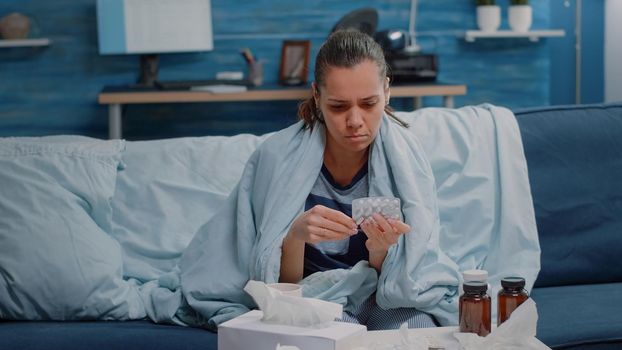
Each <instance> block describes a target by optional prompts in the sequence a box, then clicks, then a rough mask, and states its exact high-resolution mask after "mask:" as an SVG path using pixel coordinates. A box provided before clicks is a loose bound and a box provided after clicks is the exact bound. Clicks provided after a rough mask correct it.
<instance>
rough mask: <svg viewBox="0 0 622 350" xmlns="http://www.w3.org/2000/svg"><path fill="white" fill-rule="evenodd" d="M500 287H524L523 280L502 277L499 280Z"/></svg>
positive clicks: (520, 278)
mask: <svg viewBox="0 0 622 350" xmlns="http://www.w3.org/2000/svg"><path fill="white" fill-rule="evenodd" d="M501 287H503V288H508V289H517V288H524V287H525V279H524V278H522V277H504V278H502V279H501Z"/></svg>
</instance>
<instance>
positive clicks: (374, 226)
mask: <svg viewBox="0 0 622 350" xmlns="http://www.w3.org/2000/svg"><path fill="white" fill-rule="evenodd" d="M361 229H362V230H363V232H365V235H367V242H365V246H366V247H367V250H368V251H369V264H370V265H371V266H372V267H373V268H375V269H376V271H378V272H380V267H381V266H382V263H383V262H384V258H385V257H386V255H387V252H388V251H389V247H391V246H392V245H394V244H396V243H397V240H398V239H399V238H400V236H401V235H403V234H405V233H407V232H409V231H410V226H408V225H407V224H405V223H403V222H401V221H398V220H393V219H385V218H384V217H383V216H382V215H380V214H377V213H375V214H373V215H372V218H367V219H365V220H364V221H363V222H362V223H361Z"/></svg>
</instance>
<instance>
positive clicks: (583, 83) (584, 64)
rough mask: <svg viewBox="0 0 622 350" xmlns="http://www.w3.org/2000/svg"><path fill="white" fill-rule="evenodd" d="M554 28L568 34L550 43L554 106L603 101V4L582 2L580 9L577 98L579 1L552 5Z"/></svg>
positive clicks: (552, 99)
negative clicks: (576, 28)
mask: <svg viewBox="0 0 622 350" xmlns="http://www.w3.org/2000/svg"><path fill="white" fill-rule="evenodd" d="M550 6H551V14H554V15H551V27H553V28H562V29H564V30H566V33H567V35H566V36H565V37H564V38H559V39H556V40H551V42H550V52H551V62H552V64H551V73H550V74H551V85H550V92H551V99H550V103H551V104H573V103H577V102H578V103H599V102H603V101H604V94H605V93H604V88H605V84H604V66H605V62H604V36H605V34H604V9H605V6H604V0H583V1H581V5H580V7H579V8H580V19H581V44H580V45H578V46H580V48H581V50H580V56H579V57H580V66H581V67H580V68H581V69H580V84H579V91H578V92H579V96H578V98H577V95H576V93H577V86H576V83H577V81H576V78H575V75H576V64H577V60H576V55H577V51H576V47H577V45H576V42H577V40H576V38H575V35H574V33H575V20H576V12H577V0H568V1H551V2H550Z"/></svg>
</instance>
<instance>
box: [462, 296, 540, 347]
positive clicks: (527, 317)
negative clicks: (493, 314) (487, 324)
mask: <svg viewBox="0 0 622 350" xmlns="http://www.w3.org/2000/svg"><path fill="white" fill-rule="evenodd" d="M537 324H538V311H537V309H536V303H535V302H534V301H533V300H532V299H527V300H526V301H525V302H524V303H522V304H521V305H520V306H519V307H518V308H517V309H516V310H514V312H512V315H511V316H510V318H509V319H508V320H507V321H505V322H503V323H502V324H501V325H500V326H499V327H497V329H494V330H493V331H492V332H491V333H490V334H488V335H487V336H485V337H480V336H478V335H477V334H474V333H454V337H455V338H456V339H458V342H459V343H460V345H461V346H462V348H463V349H465V350H487V349H490V350H492V349H505V350H514V349H516V350H518V349H522V350H540V349H550V348H549V347H548V346H546V345H544V344H543V343H542V342H541V341H539V340H538V339H536V325H537Z"/></svg>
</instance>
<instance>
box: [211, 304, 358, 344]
mask: <svg viewBox="0 0 622 350" xmlns="http://www.w3.org/2000/svg"><path fill="white" fill-rule="evenodd" d="M262 316H263V313H262V312H261V311H259V310H254V311H250V312H247V313H245V314H244V315H241V316H238V317H236V318H234V319H232V320H229V321H227V322H225V323H222V324H221V325H220V326H218V350H248V349H253V350H275V349H276V346H277V344H281V345H282V346H283V345H289V346H296V347H298V348H299V349H300V350H341V349H347V348H348V339H350V338H351V337H354V336H360V335H362V334H364V333H365V332H366V331H367V328H366V327H365V326H363V325H360V324H354V323H346V322H336V321H332V322H330V325H329V326H327V327H325V328H305V327H294V326H284V325H277V324H271V323H265V322H262V321H261V317H262Z"/></svg>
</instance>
